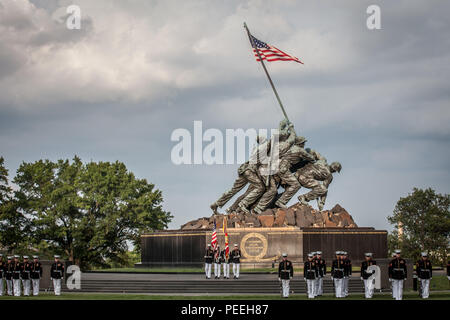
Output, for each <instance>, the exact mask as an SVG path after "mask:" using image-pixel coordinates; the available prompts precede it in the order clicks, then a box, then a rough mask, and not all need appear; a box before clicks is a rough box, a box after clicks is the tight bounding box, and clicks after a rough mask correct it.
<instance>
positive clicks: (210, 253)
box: [205, 249, 214, 263]
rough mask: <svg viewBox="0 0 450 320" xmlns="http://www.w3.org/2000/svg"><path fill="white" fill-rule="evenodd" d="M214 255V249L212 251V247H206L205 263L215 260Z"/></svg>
mask: <svg viewBox="0 0 450 320" xmlns="http://www.w3.org/2000/svg"><path fill="white" fill-rule="evenodd" d="M213 256H214V251H212V249H206V252H205V263H212V262H213Z"/></svg>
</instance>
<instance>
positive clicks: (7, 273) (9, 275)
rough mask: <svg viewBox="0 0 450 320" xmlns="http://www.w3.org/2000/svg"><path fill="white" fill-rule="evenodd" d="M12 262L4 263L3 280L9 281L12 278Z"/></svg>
mask: <svg viewBox="0 0 450 320" xmlns="http://www.w3.org/2000/svg"><path fill="white" fill-rule="evenodd" d="M13 267H14V263H13V262H6V270H5V278H6V280H11V279H12V277H13Z"/></svg>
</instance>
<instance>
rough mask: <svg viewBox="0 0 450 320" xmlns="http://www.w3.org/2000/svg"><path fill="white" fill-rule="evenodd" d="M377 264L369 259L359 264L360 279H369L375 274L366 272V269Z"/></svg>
mask: <svg viewBox="0 0 450 320" xmlns="http://www.w3.org/2000/svg"><path fill="white" fill-rule="evenodd" d="M376 264H377V262H376V261H375V260H372V259H370V260H369V261H367V260H365V261H363V262H362V263H361V277H362V278H363V279H364V280H367V279H369V277H370V276H371V275H372V274H374V273H375V271H370V272H367V268H368V267H370V266H374V265H376Z"/></svg>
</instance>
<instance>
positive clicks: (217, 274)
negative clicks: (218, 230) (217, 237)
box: [214, 245, 222, 279]
mask: <svg viewBox="0 0 450 320" xmlns="http://www.w3.org/2000/svg"><path fill="white" fill-rule="evenodd" d="M220 253H221V252H220V246H219V245H217V247H216V248H215V249H214V279H219V278H220V265H221V263H222V256H221V254H220Z"/></svg>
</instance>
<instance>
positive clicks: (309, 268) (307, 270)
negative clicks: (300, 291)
mask: <svg viewBox="0 0 450 320" xmlns="http://www.w3.org/2000/svg"><path fill="white" fill-rule="evenodd" d="M303 276H304V277H305V279H308V280H314V279H316V278H317V277H318V276H319V268H318V267H317V262H316V261H315V260H312V261H305V265H304V268H303Z"/></svg>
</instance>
